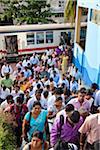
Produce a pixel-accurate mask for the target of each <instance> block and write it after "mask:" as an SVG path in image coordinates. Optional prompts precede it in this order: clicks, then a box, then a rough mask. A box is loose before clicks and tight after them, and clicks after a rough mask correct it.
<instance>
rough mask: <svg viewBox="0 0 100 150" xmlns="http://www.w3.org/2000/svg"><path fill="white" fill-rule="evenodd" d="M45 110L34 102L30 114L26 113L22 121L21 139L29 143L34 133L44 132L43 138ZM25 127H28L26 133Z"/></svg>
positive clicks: (38, 103)
mask: <svg viewBox="0 0 100 150" xmlns="http://www.w3.org/2000/svg"><path fill="white" fill-rule="evenodd" d="M47 114H48V113H47V110H42V109H41V104H40V102H37V101H36V102H34V104H33V109H32V112H31V113H30V112H28V113H27V114H26V115H25V118H24V120H23V131H22V132H23V138H24V139H25V140H26V139H28V141H29V142H30V141H31V139H32V135H33V133H34V132H35V131H40V132H44V138H46V137H45V123H46V119H47ZM26 125H27V126H29V130H28V131H27V129H26Z"/></svg>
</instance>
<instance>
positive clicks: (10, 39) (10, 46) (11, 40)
mask: <svg viewBox="0 0 100 150" xmlns="http://www.w3.org/2000/svg"><path fill="white" fill-rule="evenodd" d="M5 47H6V50H7V56H8V55H11V56H14V55H16V54H18V43H17V35H12V36H5Z"/></svg>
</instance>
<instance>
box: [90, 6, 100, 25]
mask: <svg viewBox="0 0 100 150" xmlns="http://www.w3.org/2000/svg"><path fill="white" fill-rule="evenodd" d="M90 21H92V22H93V23H96V24H98V25H100V10H94V9H91V14H90Z"/></svg>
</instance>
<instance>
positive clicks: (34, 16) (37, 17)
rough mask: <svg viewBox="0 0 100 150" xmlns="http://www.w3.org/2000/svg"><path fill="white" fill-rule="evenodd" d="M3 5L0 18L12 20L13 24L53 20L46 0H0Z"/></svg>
mask: <svg viewBox="0 0 100 150" xmlns="http://www.w3.org/2000/svg"><path fill="white" fill-rule="evenodd" d="M0 3H2V4H3V5H4V9H3V13H2V14H0V19H1V20H3V19H4V18H5V17H6V18H7V19H12V20H14V23H15V24H24V23H26V24H37V23H48V22H53V20H51V19H50V17H51V15H52V13H51V11H50V4H47V0H0Z"/></svg>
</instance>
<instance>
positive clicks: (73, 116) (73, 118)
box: [68, 110, 80, 125]
mask: <svg viewBox="0 0 100 150" xmlns="http://www.w3.org/2000/svg"><path fill="white" fill-rule="evenodd" d="M79 120H80V113H79V112H78V111H76V110H74V111H72V112H71V113H70V114H69V115H68V121H69V123H70V124H71V125H75V124H77V123H78V122H79Z"/></svg>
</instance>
